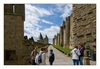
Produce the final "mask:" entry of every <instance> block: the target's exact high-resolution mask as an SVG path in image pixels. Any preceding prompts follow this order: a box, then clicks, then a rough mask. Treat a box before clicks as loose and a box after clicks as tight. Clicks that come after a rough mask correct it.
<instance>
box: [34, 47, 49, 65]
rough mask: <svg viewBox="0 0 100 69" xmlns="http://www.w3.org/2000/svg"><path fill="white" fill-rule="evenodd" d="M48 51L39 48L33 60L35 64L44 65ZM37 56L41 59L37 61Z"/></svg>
mask: <svg viewBox="0 0 100 69" xmlns="http://www.w3.org/2000/svg"><path fill="white" fill-rule="evenodd" d="M47 52H48V50H47V48H41V51H40V52H39V54H37V56H36V59H35V62H36V64H37V65H46V62H45V60H46V53H47ZM39 56H40V59H41V61H39Z"/></svg>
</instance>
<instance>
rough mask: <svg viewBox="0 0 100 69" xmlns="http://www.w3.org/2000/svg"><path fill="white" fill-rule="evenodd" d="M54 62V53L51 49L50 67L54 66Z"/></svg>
mask: <svg viewBox="0 0 100 69" xmlns="http://www.w3.org/2000/svg"><path fill="white" fill-rule="evenodd" d="M53 62H54V53H53V50H52V49H51V50H50V55H49V63H50V65H52V64H53Z"/></svg>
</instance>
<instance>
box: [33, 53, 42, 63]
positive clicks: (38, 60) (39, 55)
mask: <svg viewBox="0 0 100 69" xmlns="http://www.w3.org/2000/svg"><path fill="white" fill-rule="evenodd" d="M42 54H43V52H41V54H39V53H37V55H36V58H35V63H37V64H39V63H42Z"/></svg>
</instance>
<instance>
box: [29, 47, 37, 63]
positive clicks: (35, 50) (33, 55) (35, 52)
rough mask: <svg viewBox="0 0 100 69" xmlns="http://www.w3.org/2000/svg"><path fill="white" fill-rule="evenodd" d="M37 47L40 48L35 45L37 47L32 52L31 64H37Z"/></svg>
mask: <svg viewBox="0 0 100 69" xmlns="http://www.w3.org/2000/svg"><path fill="white" fill-rule="evenodd" d="M37 49H38V46H36V47H35V49H34V50H33V51H32V52H31V54H30V56H31V64H32V65H36V63H35V57H36V55H37V53H38V52H37Z"/></svg>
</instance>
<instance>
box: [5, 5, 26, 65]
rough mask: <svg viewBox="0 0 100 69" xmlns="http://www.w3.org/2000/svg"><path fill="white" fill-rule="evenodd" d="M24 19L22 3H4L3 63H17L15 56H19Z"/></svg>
mask: <svg viewBox="0 0 100 69" xmlns="http://www.w3.org/2000/svg"><path fill="white" fill-rule="evenodd" d="M24 21H25V5H24V4H4V64H11V65H13V64H17V63H16V62H17V60H16V59H18V58H16V57H19V56H21V54H19V53H21V48H22V46H23V44H22V43H23V39H24V38H23V37H24ZM11 61H13V62H11Z"/></svg>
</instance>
